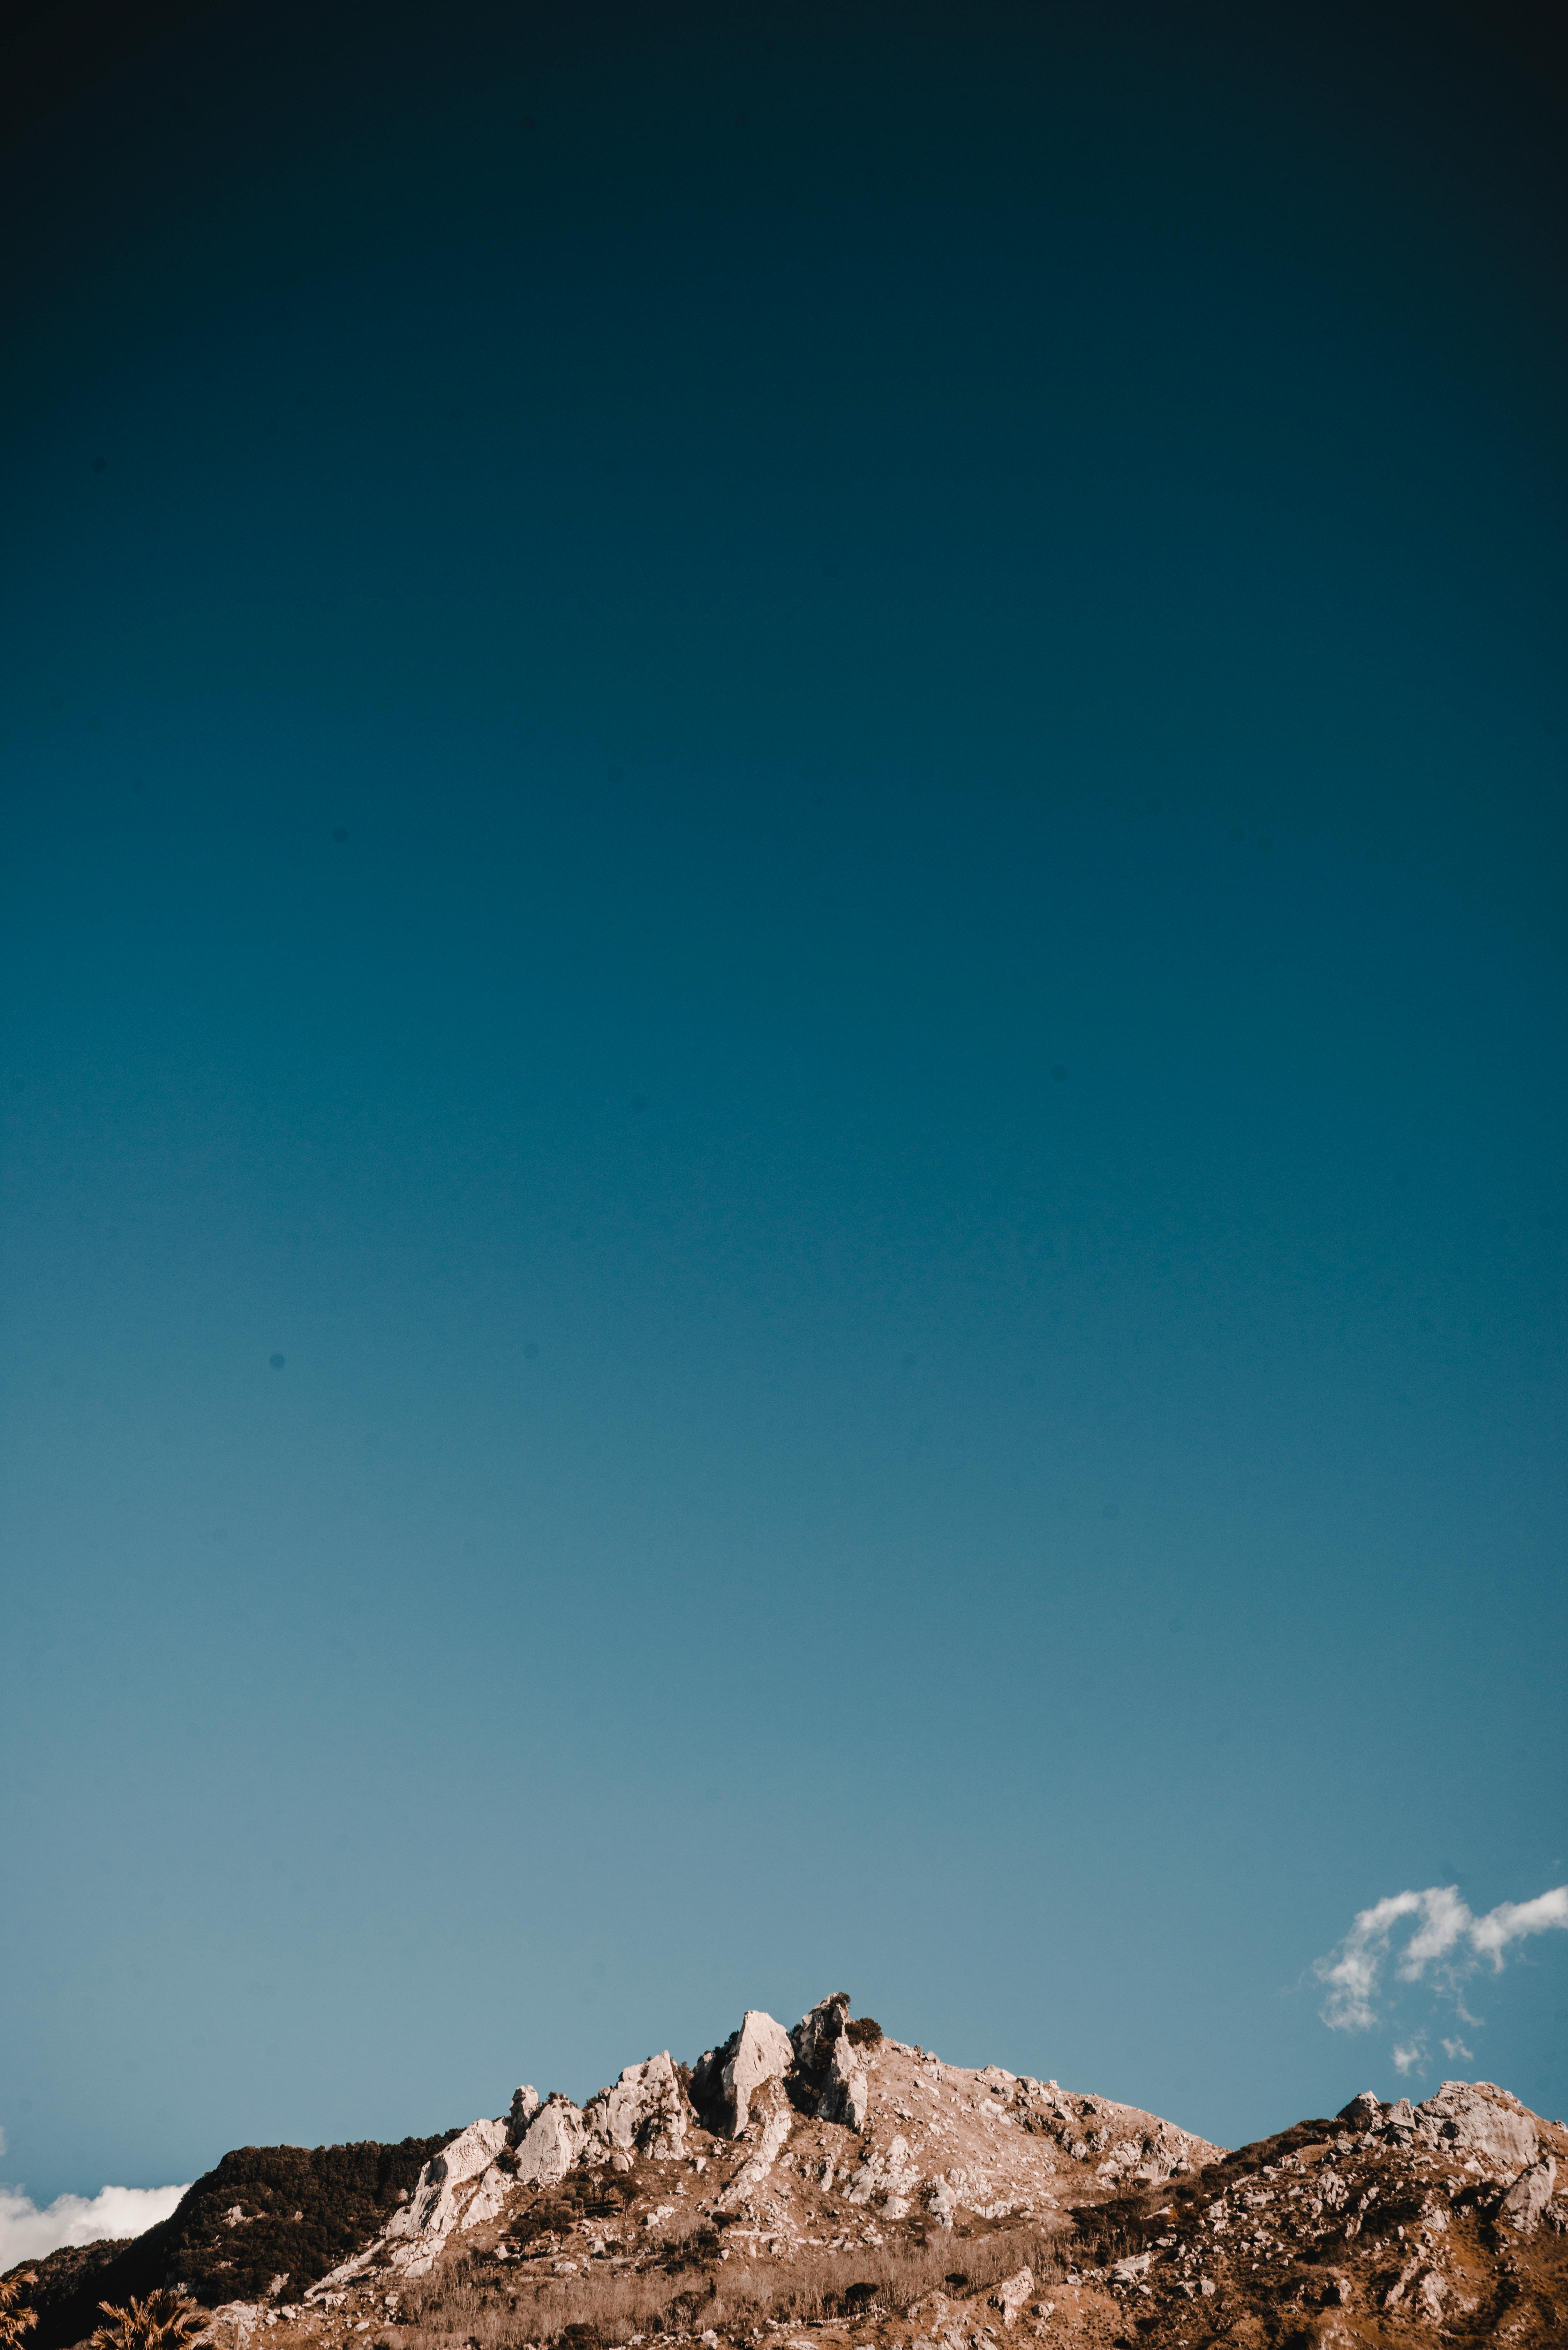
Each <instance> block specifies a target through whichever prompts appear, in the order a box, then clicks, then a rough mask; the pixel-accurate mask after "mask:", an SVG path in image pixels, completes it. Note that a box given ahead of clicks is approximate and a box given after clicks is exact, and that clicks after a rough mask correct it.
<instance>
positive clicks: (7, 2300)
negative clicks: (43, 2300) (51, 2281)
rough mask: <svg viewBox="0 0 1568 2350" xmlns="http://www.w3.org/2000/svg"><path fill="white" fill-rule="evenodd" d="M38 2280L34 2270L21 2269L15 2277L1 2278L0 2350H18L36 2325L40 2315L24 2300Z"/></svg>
mask: <svg viewBox="0 0 1568 2350" xmlns="http://www.w3.org/2000/svg"><path fill="white" fill-rule="evenodd" d="M37 2282H38V2280H37V2277H36V2274H35V2272H33V2270H31V2269H21V2270H19V2271H18V2272H16V2275H15V2276H6V2277H0V2350H16V2345H17V2344H18V2343H19V2342H20V2341H21V2339H22V2336H23V2334H26V2331H27V2328H28V2327H29V2326H30V2325H36V2324H37V2322H38V2313H37V2311H36V2309H34V2308H32V2307H31V2306H30V2304H29V2303H27V2302H26V2301H25V2300H24V2299H23V2295H24V2294H25V2293H27V2292H28V2291H29V2290H30V2289H31V2287H32V2286H34V2285H36V2283H37Z"/></svg>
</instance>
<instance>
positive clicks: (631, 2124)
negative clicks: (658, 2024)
mask: <svg viewBox="0 0 1568 2350" xmlns="http://www.w3.org/2000/svg"><path fill="white" fill-rule="evenodd" d="M690 2119H691V2103H690V2101H689V2099H688V2097H687V2095H686V2092H685V2090H684V2089H683V2088H682V2087H681V2085H680V2079H679V2077H678V2075H677V2074H676V2070H675V2067H674V2065H673V2064H671V2063H670V2051H669V2050H668V2049H665V2050H664V2051H663V2052H662V2054H659V2055H658V2056H649V2058H648V2059H647V2060H646V2062H645V2063H643V2064H628V2066H627V2068H626V2070H625V2072H624V2073H623V2074H621V2076H620V2078H619V2080H618V2082H617V2083H616V2084H615V2085H614V2087H613V2088H609V2089H601V2090H600V2091H599V2093H598V2095H597V2097H590V2098H589V2099H588V2102H587V2105H586V2106H584V2108H583V2126H584V2128H585V2130H586V2131H587V2136H588V2137H589V2138H590V2139H591V2140H592V2141H593V2142H594V2145H595V2146H596V2147H598V2148H601V2149H602V2150H603V2152H604V2153H606V2154H612V2155H613V2154H614V2153H615V2151H616V2150H617V2149H619V2150H620V2151H621V2152H623V2153H627V2154H630V2153H633V2152H635V2153H638V2154H644V2155H649V2156H652V2157H654V2158H657V2159H659V2160H665V2161H672V2160H677V2159H679V2158H680V2156H681V2155H683V2154H684V2153H685V2151H686V2126H687V2123H688V2121H689V2120H690Z"/></svg>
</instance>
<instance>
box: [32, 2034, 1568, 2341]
mask: <svg viewBox="0 0 1568 2350" xmlns="http://www.w3.org/2000/svg"><path fill="white" fill-rule="evenodd" d="M1560 2161H1561V2162H1568V2131H1565V2130H1564V2129H1563V2125H1562V2124H1561V2123H1557V2122H1546V2121H1543V2120H1542V2118H1541V2117H1540V2116H1538V2115H1535V2114H1532V2113H1531V2112H1530V2111H1529V2110H1528V2108H1527V2107H1525V2106H1522V2105H1521V2104H1520V2103H1519V2101H1518V2099H1517V2098H1515V2097H1512V2096H1510V2095H1509V2094H1508V2093H1507V2092H1506V2091H1505V2090H1502V2089H1498V2088H1494V2087H1492V2086H1491V2085H1490V2084H1489V2083H1485V2082H1480V2083H1466V2082H1448V2083H1445V2084H1444V2085H1443V2087H1442V2088H1441V2089H1440V2090H1439V2091H1438V2093H1437V2095H1434V2096H1432V2097H1428V2099H1426V2101H1425V2102H1424V2103H1422V2104H1420V2105H1417V2106H1411V2105H1410V2104H1409V2102H1408V2101H1407V2100H1406V2099H1401V2100H1399V2102H1398V2103H1397V2104H1396V2105H1392V2106H1389V2105H1382V2104H1380V2103H1379V2102H1378V2100H1377V2099H1376V2097H1374V2096H1372V2095H1371V2094H1370V2093H1366V2094H1364V2095H1360V2096H1358V2097H1355V2098H1353V2099H1352V2100H1351V2103H1350V2104H1349V2105H1348V2106H1346V2107H1345V2109H1344V2111H1343V2112H1342V2113H1340V2114H1338V2115H1336V2116H1334V2117H1333V2118H1332V2119H1320V2120H1310V2121H1302V2122H1298V2123H1296V2124H1295V2125H1294V2126H1293V2127H1291V2128H1289V2129H1286V2130H1283V2131H1282V2132H1281V2133H1280V2134H1279V2135H1278V2136H1277V2137H1271V2138H1266V2139H1262V2140H1261V2141H1260V2142H1259V2143H1258V2144H1256V2145H1254V2146H1249V2147H1241V2148H1240V2149H1239V2150H1237V2151H1234V2152H1231V2151H1227V2150H1226V2149H1225V2148H1223V2147H1216V2146H1211V2145H1210V2144H1209V2143H1208V2141H1207V2140H1205V2139H1203V2138H1200V2137H1194V2136H1193V2135H1192V2134H1191V2133H1189V2132H1188V2131H1184V2130H1181V2129H1179V2128H1178V2127H1176V2126H1174V2125H1173V2124H1171V2123H1169V2122H1166V2121H1162V2120H1160V2119H1159V2118H1158V2116H1156V2115H1153V2114H1147V2113H1144V2112H1142V2111H1140V2110H1139V2109H1138V2108H1137V2107H1135V2106H1123V2105H1117V2104H1116V2103H1114V2102H1113V2101H1112V2100H1111V2099H1109V2098H1106V2097H1096V2096H1091V2095H1084V2094H1082V2093H1079V2092H1076V2091H1068V2090H1064V2089H1062V2088H1060V2087H1058V2085H1057V2084H1056V2083H1055V2082H1054V2081H1036V2080H1033V2079H1030V2078H1028V2077H1026V2076H1025V2077H1022V2078H1021V2077H1019V2076H1017V2075H1015V2074H1012V2073H1009V2072H1007V2071H1005V2070H1004V2069H1003V2068H1002V2066H1000V2065H994V2064H993V2065H987V2066H985V2067H984V2068H982V2069H981V2070H978V2071H976V2070H970V2069H967V2068H965V2067H962V2066H960V2065H952V2064H943V2063H942V2062H941V2060H940V2058H939V2057H937V2056H935V2055H933V2054H930V2053H929V2051H927V2050H925V2049H923V2048H919V2047H916V2046H912V2045H910V2044H909V2043H905V2042H902V2041H898V2040H893V2039H890V2038H888V2037H887V2036H886V2035H885V2034H884V2033H882V2032H881V2031H880V2029H879V2027H878V2026H877V2024H876V2023H875V2022H871V2021H870V2020H869V2019H868V2018H854V2017H852V2015H851V2013H850V2003H849V2001H848V1999H847V1997H846V1996H845V1995H844V1994H842V1993H839V1994H836V1995H835V1996H834V1997H832V1998H829V1999H826V2000H824V2001H822V2002H819V2003H818V2005H817V2006H815V2008H813V2009H812V2010H811V2012H810V2013H809V2014H807V2015H805V2016H804V2017H803V2018H802V2019H801V2022H799V2023H798V2024H797V2025H796V2026H795V2027H794V2031H793V2032H786V2031H785V2030H784V2028H783V2026H782V2025H780V2024H779V2023H777V2022H774V2018H773V2017H772V2016H769V2015H765V2014H763V2013H762V2012H759V2011H756V2010H753V2011H750V2012H748V2013H747V2014H746V2016H745V2017H744V2019H743V2021H742V2023H741V2025H740V2027H739V2029H738V2030H737V2031H735V2032H734V2033H732V2034H731V2036H730V2037H729V2039H728V2040H726V2041H725V2042H724V2043H722V2045H721V2046H717V2047H714V2048H711V2049H709V2050H707V2051H705V2052H704V2054H702V2055H701V2057H700V2058H699V2059H698V2061H697V2063H696V2064H693V2065H691V2066H687V2065H684V2064H676V2063H674V2062H672V2061H671V2059H670V2056H669V2054H659V2055H655V2056H650V2057H648V2058H646V2059H645V2060H643V2061H642V2062H641V2063H639V2064H632V2065H628V2067H627V2069H626V2070H625V2071H624V2072H623V2073H622V2074H620V2076H619V2078H618V2080H617V2081H616V2082H615V2083H613V2084H612V2085H610V2086H609V2087H607V2088H606V2089H602V2090H600V2092H599V2093H598V2095H597V2096H596V2097H593V2098H591V2099H590V2100H589V2101H588V2103H587V2105H586V2106H582V2107H578V2106H575V2105H573V2104H572V2103H571V2102H570V2100H569V2099H567V2098H566V2097H563V2096H559V2095H556V2096H551V2097H549V2098H547V2099H545V2102H544V2103H543V2104H541V2102H540V2100H539V2098H538V2097H537V2096H536V2095H535V2092H534V2091H533V2090H532V2089H531V2088H523V2089H519V2090H518V2091H517V2092H516V2094H515V2095H514V2097H513V2099H512V2102H511V2106H510V2107H509V2109H508V2110H507V2112H506V2113H504V2115H502V2116H499V2117H497V2118H494V2119H491V2118H482V2119H481V2120H479V2121H476V2122H473V2123H471V2124H470V2125H469V2126H468V2127H467V2128H466V2129H462V2130H458V2131H448V2132H446V2133H444V2134H443V2135H442V2136H441V2137H433V2138H423V2139H421V2138H405V2139H404V2140H403V2141H402V2143H401V2145H400V2146H398V2147H380V2146H376V2145H369V2144H368V2145H362V2146H353V2147H319V2148H317V2149H316V2150H315V2151H314V2152H307V2151H306V2150H305V2149H302V2148H298V2147H245V2148H244V2149H242V2150H241V2151H240V2152H239V2153H237V2154H230V2155H226V2156H225V2157H224V2158H223V2162H222V2163H220V2164H219V2165H218V2167H217V2168H216V2169H215V2170H213V2171H211V2172H209V2173H208V2174H207V2176H206V2177H205V2178H201V2179H198V2180H197V2182H196V2184H195V2186H194V2187H192V2189H191V2191H190V2193H189V2194H188V2195H187V2196H186V2197H185V2199H184V2200H183V2202H182V2204H181V2206H180V2209H179V2210H178V2211H176V2212H175V2214H174V2216H173V2218H172V2219H171V2220H167V2221H165V2222H164V2224H163V2226H162V2227H161V2228H158V2229H152V2230H149V2232H148V2234H147V2235H146V2236H144V2237H140V2238H138V2239H136V2240H135V2241H134V2242H131V2243H130V2244H124V2245H107V2246H105V2245H99V2246H91V2247H88V2250H87V2251H85V2252H84V2251H69V2252H58V2253H55V2254H54V2255H52V2256H51V2258H50V2259H49V2260H48V2261H47V2262H43V2263H42V2264H41V2265H40V2267H39V2272H38V2286H37V2290H36V2296H35V2298H36V2303H37V2306H38V2308H39V2310H40V2315H41V2323H40V2326H39V2329H38V2332H37V2333H36V2334H34V2335H32V2336H31V2337H30V2338H29V2350H67V2345H70V2344H73V2343H75V2342H78V2341H79V2340H80V2339H81V2338H82V2337H83V2335H84V2334H86V2333H87V2332H88V2330H89V2328H90V2325H91V2324H92V2323H93V2322H94V2310H93V2304H95V2303H96V2302H97V2301H99V2300H100V2299H102V2300H118V2299H122V2298H123V2297H124V2296H125V2294H126V2293H130V2292H138V2293H140V2292H144V2291H146V2290H147V2289H148V2287H149V2286H150V2285H151V2284H154V2283H160V2282H168V2283H172V2284H178V2285H182V2286H183V2287H184V2288H185V2289H186V2290H187V2291H188V2292H189V2293H192V2296H193V2297H194V2298H196V2299H197V2300H199V2301H201V2302H202V2303H203V2304H204V2305H205V2306H206V2307H207V2308H208V2309H209V2310H211V2312H212V2313H213V2314H212V2322H211V2324H210V2327H209V2331H208V2335H207V2337H206V2338H207V2340H208V2341H209V2343H210V2344H211V2345H212V2350H261V2345H262V2342H263V2338H264V2336H265V2343H266V2350H508V2346H509V2345H518V2350H521V2345H544V2344H546V2343H550V2344H558V2345H560V2350H610V2345H617V2344H627V2345H639V2350H640V2345H649V2350H652V2345H656V2344H657V2345H672V2344H680V2343H692V2342H695V2343H696V2344H698V2345H701V2350H719V2345H721V2344H723V2345H740V2344H742V2343H744V2344H745V2345H748V2350H751V2345H758V2346H759V2350H994V2345H1002V2344H1003V2343H1004V2342H1007V2341H1009V2340H1011V2341H1012V2342H1015V2343H1017V2344H1018V2345H1021V2350H1022V2345H1025V2344H1028V2345H1033V2344H1035V2343H1039V2344H1041V2345H1045V2350H1052V2345H1064V2350H1066V2345H1071V2350H1115V2345H1146V2344H1147V2345H1150V2350H1177V2345H1181V2350H1198V2345H1206V2344H1210V2343H1223V2344H1226V2345H1233V2350H1308V2345H1316V2346H1317V2350H1371V2345H1386V2350H1393V2345H1402V2344H1409V2345H1437V2344H1438V2343H1439V2342H1442V2341H1448V2342H1459V2343H1471V2344H1476V2345H1480V2344H1488V2345H1492V2344H1506V2345H1517V2350H1546V2345H1556V2350H1562V2345H1565V2344H1568V2208H1565V2205H1564V2201H1563V2198H1561V2197H1559V2196H1558V2194H1557V2179H1558V2168H1557V2166H1558V2164H1559V2162H1560ZM1565 2184H1568V2181H1565Z"/></svg>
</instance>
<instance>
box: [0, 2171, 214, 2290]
mask: <svg viewBox="0 0 1568 2350" xmlns="http://www.w3.org/2000/svg"><path fill="white" fill-rule="evenodd" d="M185 2191H186V2190H185V2189H184V2188H183V2187H103V2188H100V2189H99V2192H98V2193H97V2194H96V2195H57V2196H56V2198H55V2199H54V2201H53V2202H52V2203H49V2204H47V2205H46V2206H45V2207H44V2208H43V2209H42V2210H40V2209H39V2207H38V2205H37V2204H36V2203H35V2202H34V2201H33V2199H32V2198H31V2197H30V2196H28V2195H24V2194H23V2192H22V2190H21V2189H20V2188H19V2187H0V2275H4V2273H5V2271H6V2270H7V2269H9V2268H14V2267H15V2266H16V2262H18V2261H41V2260H42V2259H43V2257H44V2255H45V2253H46V2252H52V2251H57V2250H58V2248H59V2246H60V2245H61V2244H93V2243H96V2242H97V2241H98V2240H99V2237H100V2236H140V2234H141V2232H142V2230H143V2229H145V2228H151V2227H155V2226H156V2225H157V2223H158V2221H159V2220H167V2219H168V2218H169V2216H170V2214H171V2211H172V2210H174V2207H175V2205H176V2204H177V2203H178V2202H179V2200H180V2198H181V2197H182V2195H183V2194H184V2193H185Z"/></svg>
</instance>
